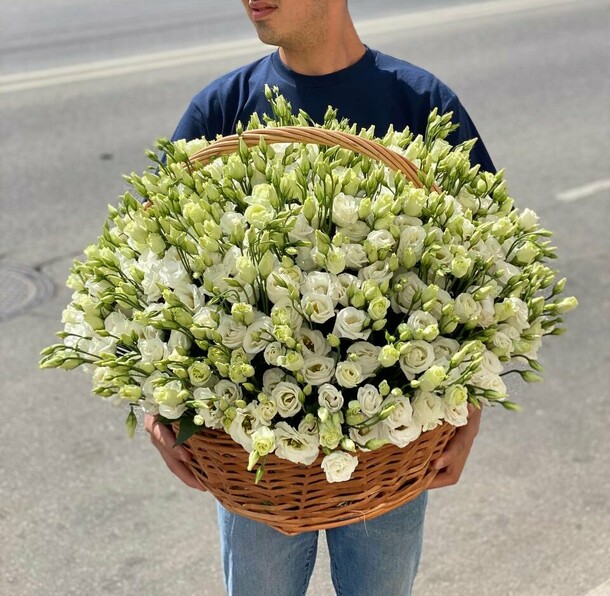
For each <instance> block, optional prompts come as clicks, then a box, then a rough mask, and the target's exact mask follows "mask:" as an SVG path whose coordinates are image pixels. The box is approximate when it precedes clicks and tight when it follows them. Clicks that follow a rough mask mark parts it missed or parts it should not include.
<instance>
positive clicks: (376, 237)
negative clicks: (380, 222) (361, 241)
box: [366, 230, 396, 251]
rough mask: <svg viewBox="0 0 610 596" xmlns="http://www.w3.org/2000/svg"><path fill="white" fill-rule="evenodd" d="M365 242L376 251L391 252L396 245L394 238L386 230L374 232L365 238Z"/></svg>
mask: <svg viewBox="0 0 610 596" xmlns="http://www.w3.org/2000/svg"><path fill="white" fill-rule="evenodd" d="M366 239H367V242H369V243H370V245H371V246H372V247H373V248H375V249H376V250H380V251H382V250H391V249H392V248H394V246H395V244H396V240H394V236H392V234H391V233H390V232H389V231H388V230H374V231H372V232H371V233H370V234H369V235H368V236H367V237H366Z"/></svg>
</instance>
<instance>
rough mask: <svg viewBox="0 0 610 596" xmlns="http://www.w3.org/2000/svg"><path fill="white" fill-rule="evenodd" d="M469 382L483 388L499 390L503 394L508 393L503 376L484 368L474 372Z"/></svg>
mask: <svg viewBox="0 0 610 596" xmlns="http://www.w3.org/2000/svg"><path fill="white" fill-rule="evenodd" d="M468 382H469V383H470V384H471V385H474V386H476V387H479V388H481V389H490V390H491V391H497V392H498V393H499V394H501V395H506V394H507V390H506V385H505V384H504V381H503V380H502V377H501V376H500V375H498V374H495V373H492V372H489V371H487V370H484V369H482V370H480V371H478V372H476V373H474V374H473V375H472V377H470V380H469V381H468Z"/></svg>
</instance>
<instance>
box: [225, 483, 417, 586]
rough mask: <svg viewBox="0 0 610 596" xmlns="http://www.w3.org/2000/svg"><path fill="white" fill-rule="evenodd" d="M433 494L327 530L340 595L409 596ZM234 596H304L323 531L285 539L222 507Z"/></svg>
mask: <svg viewBox="0 0 610 596" xmlns="http://www.w3.org/2000/svg"><path fill="white" fill-rule="evenodd" d="M426 502H427V493H425V492H424V493H423V494H421V495H420V496H419V497H418V498H417V499H415V500H413V501H411V502H409V503H407V504H406V505H403V506H402V507H399V508H398V509H394V510H393V511H390V512H389V513H386V514H385V515H381V516H379V517H376V518H375V519H372V520H370V521H366V522H359V523H355V524H351V525H349V526H343V527H340V528H334V529H332V530H326V541H327V543H328V551H329V554H330V563H331V576H332V581H333V585H334V587H335V591H336V593H337V595H338V596H409V595H410V594H411V589H412V586H413V581H414V579H415V574H416V573H417V567H418V565H419V558H420V555H421V547H422V537H423V526H424V514H425V510H426ZM218 527H219V530H220V540H221V548H222V558H223V566H224V579H225V587H226V589H227V593H228V594H229V596H304V595H305V593H306V592H307V586H308V584H309V580H310V578H311V574H312V572H313V567H314V563H315V560H316V551H317V547H318V532H305V533H303V534H298V535H297V536H285V535H284V534H281V533H280V532H278V531H277V530H274V529H273V528H271V527H269V526H267V525H265V524H262V523H260V522H256V521H253V520H250V519H247V518H245V517H242V516H240V515H236V514H234V513H231V512H229V511H227V510H226V509H224V507H222V506H221V505H220V504H219V505H218Z"/></svg>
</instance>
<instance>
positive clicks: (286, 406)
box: [271, 381, 305, 418]
mask: <svg viewBox="0 0 610 596" xmlns="http://www.w3.org/2000/svg"><path fill="white" fill-rule="evenodd" d="M304 398H305V396H304V395H303V392H302V391H301V388H300V387H299V386H298V385H295V384H294V383H289V382H287V381H281V382H279V383H278V384H277V385H276V386H275V387H274V389H273V391H272V392H271V399H273V401H274V402H275V405H276V406H277V412H278V414H279V415H280V416H282V417H283V418H290V417H291V416H294V415H295V414H297V413H298V412H300V411H301V410H302V408H303V400H304Z"/></svg>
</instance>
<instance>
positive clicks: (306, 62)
mask: <svg viewBox="0 0 610 596" xmlns="http://www.w3.org/2000/svg"><path fill="white" fill-rule="evenodd" d="M365 51H366V47H365V46H364V44H363V43H362V42H361V41H360V38H359V37H358V34H357V33H356V30H355V29H354V26H353V24H352V22H351V20H350V21H349V23H345V26H343V27H340V28H338V31H337V32H336V34H334V35H333V34H331V35H328V36H327V39H326V41H325V42H324V43H318V44H316V45H315V46H312V47H308V48H288V47H281V48H280V58H281V59H282V62H283V63H284V64H285V65H286V66H288V68H290V69H291V70H293V71H294V72H298V73H300V74H304V75H312V76H315V75H325V74H330V73H333V72H337V71H339V70H343V69H344V68H347V67H348V66H351V65H352V64H355V63H356V62H358V60H360V58H362V56H364V53H365Z"/></svg>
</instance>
